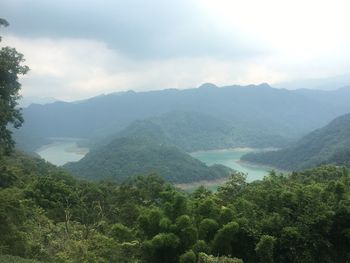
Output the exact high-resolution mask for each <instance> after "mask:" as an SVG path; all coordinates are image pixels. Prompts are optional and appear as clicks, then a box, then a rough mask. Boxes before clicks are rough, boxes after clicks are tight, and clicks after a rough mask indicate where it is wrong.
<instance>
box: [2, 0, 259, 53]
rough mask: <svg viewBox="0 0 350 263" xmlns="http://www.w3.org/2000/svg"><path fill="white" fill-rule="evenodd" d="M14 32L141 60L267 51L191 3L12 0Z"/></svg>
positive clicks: (8, 10) (5, 9) (8, 5)
mask: <svg viewBox="0 0 350 263" xmlns="http://www.w3.org/2000/svg"><path fill="white" fill-rule="evenodd" d="M2 15H3V16H4V17H6V18H7V19H8V20H9V22H10V23H11V32H13V33H15V34H18V35H21V36H25V37H30V38H36V37H47V38H53V39H59V38H79V39H80V38H83V39H93V40H96V39H98V40H100V41H102V42H104V43H107V45H108V46H109V47H111V48H112V49H115V50H117V51H118V52H119V53H123V54H125V55H126V56H129V57H133V58H135V59H154V58H171V57H179V56H182V57H198V56H207V55H210V56H213V57H214V56H215V57H225V58H227V57H231V58H240V57H246V56H251V55H256V54H257V53H262V52H265V50H264V48H265V47H263V45H255V44H252V43H253V41H252V38H251V36H242V35H240V34H236V32H235V30H234V28H232V30H230V31H226V30H225V31H223V30H221V26H222V25H220V24H219V23H217V22H218V21H217V18H216V17H211V16H210V15H208V14H207V13H206V12H203V11H202V10H201V8H200V4H199V2H198V1H189V0H178V1H172V0H157V1H155V0H128V1H121V0H101V1H96V0H95V1H92V0H84V1H83V0H75V1H71V0H60V1H47V0H36V1H29V0H11V1H5V3H4V4H3V6H2Z"/></svg>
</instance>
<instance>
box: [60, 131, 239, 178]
mask: <svg viewBox="0 0 350 263" xmlns="http://www.w3.org/2000/svg"><path fill="white" fill-rule="evenodd" d="M64 168H65V169H67V170H68V171H70V172H72V173H73V174H75V175H78V176H81V177H84V178H88V179H93V180H98V179H105V178H112V179H114V180H116V181H123V180H125V179H127V178H128V177H130V176H133V175H137V174H149V173H153V172H154V173H157V174H159V175H161V176H162V177H163V178H164V179H165V180H167V181H169V182H172V183H187V182H194V181H200V180H210V179H216V178H222V177H227V176H229V175H230V173H232V172H233V170H232V169H230V168H227V167H225V166H222V165H214V166H210V167H208V166H206V165H205V164H204V163H202V162H200V161H199V160H197V159H195V158H193V157H191V156H190V155H189V154H187V153H185V152H183V151H181V150H179V149H178V148H176V147H174V146H171V145H168V144H166V143H161V142H156V141H155V140H152V139H150V138H149V137H148V138H145V137H143V138H141V137H138V138H136V137H128V138H127V137H122V138H117V139H114V140H113V141H112V142H110V143H109V144H107V145H104V146H101V147H99V148H97V149H94V150H92V151H90V152H89V153H88V154H87V155H86V156H85V157H84V158H83V159H81V160H80V161H79V162H76V163H68V164H66V165H65V166H64Z"/></svg>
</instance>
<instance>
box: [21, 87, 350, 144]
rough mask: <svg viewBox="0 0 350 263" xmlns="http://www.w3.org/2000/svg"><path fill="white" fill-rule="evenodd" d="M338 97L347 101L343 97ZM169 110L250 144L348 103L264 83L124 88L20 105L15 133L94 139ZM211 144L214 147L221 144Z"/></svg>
mask: <svg viewBox="0 0 350 263" xmlns="http://www.w3.org/2000/svg"><path fill="white" fill-rule="evenodd" d="M334 93H337V92H334ZM342 94H343V93H342ZM326 97H327V96H326ZM342 97H343V98H344V99H346V98H347V99H350V97H349V96H348V95H344V94H343V95H342ZM174 111H182V112H197V113H202V114H206V115H210V116H212V117H213V118H217V119H219V120H221V122H225V125H224V126H230V127H231V126H233V127H235V128H237V129H236V130H235V131H236V132H237V133H235V134H234V137H233V139H238V142H242V141H244V140H243V139H244V137H245V136H246V134H247V135H248V136H247V137H246V138H245V139H251V140H252V141H249V143H250V144H253V143H256V142H257V139H258V138H261V137H262V138H264V136H267V137H268V136H270V137H273V136H275V137H276V138H278V137H282V138H295V137H297V136H300V135H303V134H305V133H306V132H310V131H311V130H313V129H315V128H319V127H321V126H323V125H325V124H326V123H327V122H329V121H330V120H331V119H333V118H335V117H336V116H338V115H340V114H344V113H346V112H349V111H350V105H348V104H343V103H342V104H338V103H337V102H336V100H327V101H324V100H318V99H315V98H314V97H313V95H312V94H310V95H305V94H300V93H299V92H296V91H290V90H282V89H274V88H271V87H270V86H269V85H267V84H261V85H250V86H227V87H221V88H218V87H216V86H215V85H212V84H211V85H209V84H206V85H202V86H201V87H199V88H195V89H187V90H175V89H172V90H160V91H149V92H133V91H129V92H122V93H115V94H109V95H103V96H98V97H94V98H91V99H88V100H83V101H78V102H71V103H68V102H55V103H52V104H47V105H31V106H29V107H28V108H25V109H24V119H25V120H26V121H25V124H24V126H23V128H22V129H21V130H20V131H19V132H17V133H16V134H17V140H18V142H19V143H21V144H22V145H25V142H27V144H28V141H31V140H27V141H24V142H23V140H25V138H32V137H34V138H43V139H45V138H48V137H86V138H90V139H93V140H97V139H101V138H104V137H106V136H110V135H113V134H115V133H116V132H118V131H120V130H122V129H123V128H125V127H126V126H127V125H129V124H131V123H132V122H133V121H136V120H143V119H146V118H153V117H155V116H160V115H162V114H166V113H169V112H174ZM209 122H211V121H209ZM231 131H232V130H230V129H229V130H227V132H228V133H227V134H226V133H225V138H228V137H229V136H231V135H232V132H231ZM222 132H226V130H225V129H223V130H221V133H222ZM241 137H242V138H241ZM203 139H204V137H203ZM217 142H218V143H219V144H218V146H220V145H222V142H219V141H217ZM39 143H40V141H39V140H33V145H26V147H27V149H33V148H35V147H38V146H40V144H39ZM217 148H218V147H217Z"/></svg>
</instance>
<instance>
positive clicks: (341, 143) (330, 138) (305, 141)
mask: <svg viewBox="0 0 350 263" xmlns="http://www.w3.org/2000/svg"><path fill="white" fill-rule="evenodd" d="M242 160H243V161H249V162H256V163H263V164H267V165H272V166H275V167H278V168H282V169H287V170H301V169H305V168H309V167H314V166H317V165H320V164H336V165H347V166H349V167H350V114H346V115H343V116H341V117H338V118H336V119H335V120H333V121H332V122H331V123H329V124H328V125H327V126H325V127H323V128H321V129H317V130H315V131H313V132H311V133H310V134H308V135H306V136H304V137H303V138H302V139H300V140H299V141H298V142H296V143H295V144H294V145H292V146H290V147H288V148H286V149H283V150H279V151H274V152H265V153H251V154H247V155H245V156H243V157H242Z"/></svg>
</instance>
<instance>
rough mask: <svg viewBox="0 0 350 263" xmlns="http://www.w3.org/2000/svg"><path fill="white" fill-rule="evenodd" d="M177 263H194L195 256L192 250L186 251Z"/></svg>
mask: <svg viewBox="0 0 350 263" xmlns="http://www.w3.org/2000/svg"><path fill="white" fill-rule="evenodd" d="M179 263H196V254H195V253H194V252H193V251H192V250H189V251H187V252H186V253H184V254H182V255H181V256H180V258H179Z"/></svg>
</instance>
